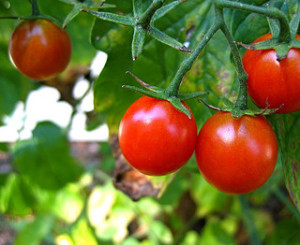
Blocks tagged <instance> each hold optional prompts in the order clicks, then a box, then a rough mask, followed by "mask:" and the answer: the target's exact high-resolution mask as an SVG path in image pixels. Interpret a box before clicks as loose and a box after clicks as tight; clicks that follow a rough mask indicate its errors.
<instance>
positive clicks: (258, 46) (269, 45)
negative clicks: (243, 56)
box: [235, 38, 300, 61]
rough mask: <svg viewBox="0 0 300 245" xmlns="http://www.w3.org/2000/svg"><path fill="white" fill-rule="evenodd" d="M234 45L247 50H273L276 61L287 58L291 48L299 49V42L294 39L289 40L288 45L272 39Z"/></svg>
mask: <svg viewBox="0 0 300 245" xmlns="http://www.w3.org/2000/svg"><path fill="white" fill-rule="evenodd" d="M235 43H236V44H238V45H240V46H242V47H244V48H246V49H249V50H266V49H274V50H275V51H276V54H277V60H278V61H281V60H283V59H284V58H285V57H286V56H287V54H288V52H289V50H290V49H291V48H300V40H296V39H295V38H294V39H291V41H289V42H288V43H282V42H279V39H278V38H272V39H269V40H266V41H261V42H257V43H253V44H250V45H249V44H244V43H241V42H237V41H235Z"/></svg>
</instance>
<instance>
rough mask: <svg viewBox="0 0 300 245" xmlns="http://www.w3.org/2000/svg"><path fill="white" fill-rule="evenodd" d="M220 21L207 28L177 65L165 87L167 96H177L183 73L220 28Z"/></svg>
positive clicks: (190, 66) (189, 67)
mask: <svg viewBox="0 0 300 245" xmlns="http://www.w3.org/2000/svg"><path fill="white" fill-rule="evenodd" d="M220 25H221V23H220V22H218V21H216V22H215V23H214V24H213V25H212V27H211V28H210V29H209V30H208V32H207V33H206V34H205V35H204V37H203V39H202V40H201V42H200V43H199V44H198V46H197V47H196V49H195V50H194V51H193V53H192V54H191V55H190V56H189V57H188V58H187V59H186V60H184V61H183V62H182V64H181V66H180V67H179V69H178V71H177V73H176V75H175V77H174V79H173V80H172V82H171V83H170V85H169V86H168V88H167V89H166V94H167V95H168V96H175V97H176V96H177V95H178V90H179V87H180V85H181V82H182V79H183V77H184V76H185V74H186V73H187V72H188V71H189V70H190V69H191V68H192V65H193V63H194V62H195V60H196V59H197V58H198V56H199V55H200V53H201V51H202V50H203V48H204V47H205V46H206V44H207V43H208V42H209V41H210V39H211V38H212V37H213V36H214V34H215V33H216V32H217V31H218V30H219V29H220Z"/></svg>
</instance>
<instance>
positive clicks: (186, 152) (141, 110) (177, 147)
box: [119, 96, 197, 175]
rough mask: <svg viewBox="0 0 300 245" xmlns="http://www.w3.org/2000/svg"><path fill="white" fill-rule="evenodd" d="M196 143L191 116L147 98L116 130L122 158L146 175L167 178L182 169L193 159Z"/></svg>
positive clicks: (132, 108)
mask: <svg viewBox="0 0 300 245" xmlns="http://www.w3.org/2000/svg"><path fill="white" fill-rule="evenodd" d="M182 103H183V104H184V106H185V107H186V108H187V109H189V110H190V108H189V107H188V106H187V104H185V103H184V102H182ZM190 112H191V110H190ZM191 114H192V112H191ZM196 140H197V125H196V121H195V118H194V116H193V115H192V116H191V118H189V117H188V116H187V115H185V114H184V113H182V112H180V111H179V110H177V109H176V108H174V107H173V106H172V104H171V103H170V102H169V101H167V100H160V99H156V98H150V97H147V96H143V97H141V98H140V99H138V100H137V101H135V102H134V103H133V104H132V105H131V106H130V107H129V108H128V110H127V111H126V113H125V114H124V116H123V118H122V120H121V123H120V127H119V143H120V148H121V150H122V153H123V155H124V156H125V158H126V159H127V161H128V162H129V163H130V165H131V166H133V167H134V168H135V169H137V170H139V171H140V172H142V173H144V174H146V175H166V174H169V173H172V172H174V171H176V170H178V169H179V168H181V167H182V166H183V165H184V164H185V163H186V162H187V161H188V160H189V158H190V157H191V156H192V154H193V152H194V149H195V145H196Z"/></svg>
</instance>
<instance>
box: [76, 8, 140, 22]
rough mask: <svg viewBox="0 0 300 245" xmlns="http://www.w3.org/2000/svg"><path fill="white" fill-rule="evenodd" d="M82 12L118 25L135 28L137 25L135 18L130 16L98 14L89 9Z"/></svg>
mask: <svg viewBox="0 0 300 245" xmlns="http://www.w3.org/2000/svg"><path fill="white" fill-rule="evenodd" d="M81 11H82V12H85V13H88V14H91V15H93V16H95V17H96V18H98V19H101V20H105V21H110V22H113V23H116V24H123V25H126V26H134V24H135V21H134V18H132V17H129V16H123V15H119V14H114V13H108V12H98V11H93V10H89V9H81Z"/></svg>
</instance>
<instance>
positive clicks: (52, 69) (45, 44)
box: [9, 18, 71, 80]
mask: <svg viewBox="0 0 300 245" xmlns="http://www.w3.org/2000/svg"><path fill="white" fill-rule="evenodd" d="M9 55H10V57H11V60H12V62H13V64H14V65H15V66H16V68H17V69H18V70H19V71H20V72H21V73H23V74H24V75H26V76H27V77H29V78H32V79H34V80H48V79H50V78H53V77H55V76H57V75H58V74H59V73H61V72H62V71H63V70H64V69H65V68H66V66H67V65H68V63H69V61H70V58H71V40H70V37H69V35H68V33H67V32H66V31H65V30H62V29H61V28H59V27H58V26H57V25H55V24H54V23H53V22H51V21H49V20H47V19H40V18H38V19H32V20H25V21H23V22H22V23H21V24H20V25H18V26H17V27H16V29H15V30H14V32H13V34H12V36H11V39H10V42H9Z"/></svg>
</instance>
